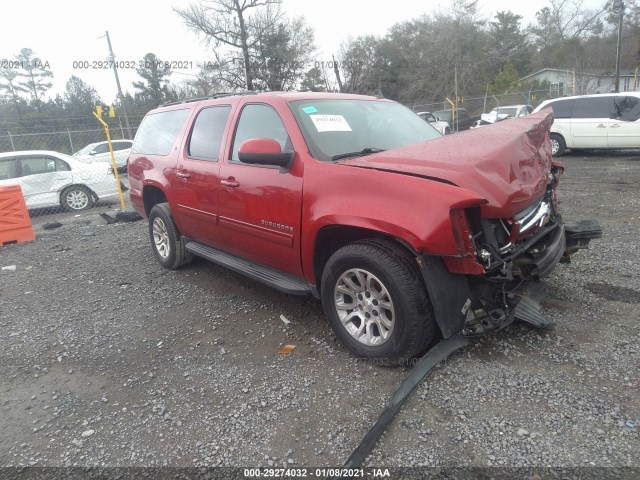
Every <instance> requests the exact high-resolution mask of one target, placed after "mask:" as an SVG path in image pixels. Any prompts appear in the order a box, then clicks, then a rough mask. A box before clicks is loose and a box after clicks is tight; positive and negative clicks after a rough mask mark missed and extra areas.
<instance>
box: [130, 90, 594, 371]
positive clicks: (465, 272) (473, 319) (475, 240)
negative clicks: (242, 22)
mask: <svg viewBox="0 0 640 480" xmlns="http://www.w3.org/2000/svg"><path fill="white" fill-rule="evenodd" d="M552 121H553V117H552V115H551V114H549V113H543V114H538V115H531V116H528V117H523V118H519V119H514V120H513V121H510V122H504V123H501V124H497V125H495V127H494V128H491V129H478V130H476V131H469V132H464V133H462V134H459V135H450V136H446V137H444V136H442V135H440V133H438V132H437V131H436V130H435V129H434V128H433V127H432V126H431V125H429V124H428V123H427V122H424V121H423V120H422V119H421V118H420V117H418V116H417V115H415V114H414V113H413V112H412V111H411V110H409V109H407V108H405V107H404V106H402V105H400V104H398V103H395V102H393V101H390V100H386V99H380V98H376V97H366V96H358V95H346V94H323V93H260V94H239V95H217V96H214V97H211V98H207V99H196V100H189V101H184V102H176V103H171V104H166V105H163V106H161V107H160V108H158V109H155V110H153V111H151V112H149V113H148V114H147V115H146V117H145V118H144V120H143V122H142V124H141V126H140V128H139V130H138V133H137V135H136V138H135V141H134V145H133V148H132V153H131V156H130V159H129V181H130V186H131V190H130V191H131V201H132V203H133V205H134V206H135V208H136V209H137V210H138V211H139V212H140V213H141V214H143V215H145V216H146V217H148V219H149V233H150V238H151V245H152V247H153V251H154V253H155V255H156V257H157V258H158V261H159V262H160V263H161V264H162V265H163V266H164V267H166V268H171V269H175V268H179V267H181V266H183V265H185V264H187V263H188V262H189V261H190V259H191V257H192V255H197V256H200V257H204V258H206V259H209V260H211V261H213V262H216V263H218V264H221V265H224V266H226V267H228V268H230V269H233V270H235V271H238V272H242V273H243V274H245V275H247V276H249V277H251V278H254V279H255V280H258V281H260V282H263V283H266V284H268V285H271V286H273V287H275V288H277V289H279V290H281V291H284V292H288V293H291V294H299V295H302V294H308V293H311V294H313V295H315V296H316V297H318V298H320V299H321V300H322V305H323V307H324V311H325V313H326V316H327V318H328V320H329V322H330V323H331V325H332V327H333V329H334V330H335V332H336V334H337V336H338V337H339V338H340V340H341V341H342V342H343V343H344V344H345V345H346V346H347V347H348V348H349V349H350V350H351V351H352V352H353V353H355V354H356V355H359V356H364V357H369V358H384V359H388V360H391V361H401V360H403V359H405V358H409V357H412V356H415V355H417V354H419V353H420V352H422V351H424V350H425V349H426V348H427V347H428V346H429V345H430V344H431V343H432V342H433V340H434V339H436V338H437V337H439V336H442V337H444V338H447V337H449V336H451V335H454V334H458V333H460V332H462V333H480V332H484V331H487V330H491V329H493V328H499V327H501V326H504V325H505V324H506V323H508V322H509V321H511V320H513V318H514V316H518V312H517V310H518V305H520V304H521V303H522V302H521V299H522V298H523V296H525V295H526V289H523V282H524V281H537V280H538V279H540V278H541V277H544V276H545V275H547V274H548V273H549V272H551V270H553V268H554V267H555V266H556V264H557V263H558V262H559V261H560V259H561V258H562V257H563V255H564V256H565V257H567V256H568V254H570V253H572V252H573V251H575V250H577V249H578V248H581V247H585V246H586V244H587V243H588V241H589V239H590V238H592V237H595V236H598V235H599V234H600V233H601V232H600V230H599V227H598V226H597V224H596V223H594V222H591V223H589V222H587V223H584V222H583V223H581V224H577V225H573V226H571V227H569V226H566V225H564V224H563V222H562V221H561V218H560V216H559V214H558V211H557V202H556V193H555V189H556V186H557V184H558V179H559V176H560V174H561V172H562V169H563V167H562V164H561V163H559V162H552V159H551V152H550V142H549V127H550V126H551V123H552ZM526 316H527V315H525V314H522V318H524V317H526Z"/></svg>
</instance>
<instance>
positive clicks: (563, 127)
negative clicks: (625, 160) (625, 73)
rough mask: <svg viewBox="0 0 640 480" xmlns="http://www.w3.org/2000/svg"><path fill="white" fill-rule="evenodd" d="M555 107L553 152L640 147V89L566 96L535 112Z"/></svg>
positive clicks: (552, 136)
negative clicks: (571, 149) (574, 149)
mask: <svg viewBox="0 0 640 480" xmlns="http://www.w3.org/2000/svg"><path fill="white" fill-rule="evenodd" d="M549 107H550V108H552V109H553V116H554V118H555V120H554V122H553V125H552V127H551V152H552V154H553V155H554V156H557V157H559V156H560V155H562V154H563V153H564V151H565V149H566V148H609V149H621V148H640V92H621V93H604V94H597V95H580V96H575V97H562V98H556V99H553V100H547V101H545V102H542V103H541V104H540V105H538V107H536V109H535V110H534V112H538V111H540V110H543V109H545V108H549Z"/></svg>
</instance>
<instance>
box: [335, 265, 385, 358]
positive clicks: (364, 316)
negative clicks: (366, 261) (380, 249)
mask: <svg viewBox="0 0 640 480" xmlns="http://www.w3.org/2000/svg"><path fill="white" fill-rule="evenodd" d="M334 303H335V307H336V310H337V312H338V318H339V319H340V321H341V322H342V325H343V327H344V328H345V330H346V331H347V332H349V334H350V335H351V336H352V337H353V338H354V339H356V340H357V341H358V342H360V343H362V344H364V345H367V346H371V347H377V346H380V345H382V344H383V343H385V342H386V341H387V340H389V338H390V337H391V334H392V333H393V329H394V327H395V310H394V307H393V301H392V299H391V296H390V295H389V292H388V290H387V288H386V287H385V286H384V284H383V283H382V282H381V281H380V280H379V279H378V277H376V276H375V275H373V274H372V273H370V272H367V271H366V270H363V269H361V268H352V269H350V270H347V271H346V272H344V273H343V274H342V275H341V276H340V278H339V279H338V281H337V282H336V287H335V289H334Z"/></svg>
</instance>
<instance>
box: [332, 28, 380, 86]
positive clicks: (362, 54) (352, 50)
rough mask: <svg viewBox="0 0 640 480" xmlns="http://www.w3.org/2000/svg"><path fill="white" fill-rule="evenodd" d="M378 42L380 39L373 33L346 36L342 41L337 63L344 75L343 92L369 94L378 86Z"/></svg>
mask: <svg viewBox="0 0 640 480" xmlns="http://www.w3.org/2000/svg"><path fill="white" fill-rule="evenodd" d="M379 44H380V39H379V38H378V37H375V36H373V35H366V36H362V37H358V38H355V39H354V38H348V39H347V41H346V42H343V43H342V45H341V46H340V51H339V53H338V64H339V67H340V70H341V71H342V74H343V76H344V84H343V89H344V91H345V92H349V93H367V94H370V93H373V92H375V91H376V90H377V89H378V88H380V80H381V79H380V75H379V73H380V71H379V69H378V55H377V49H378V45H379Z"/></svg>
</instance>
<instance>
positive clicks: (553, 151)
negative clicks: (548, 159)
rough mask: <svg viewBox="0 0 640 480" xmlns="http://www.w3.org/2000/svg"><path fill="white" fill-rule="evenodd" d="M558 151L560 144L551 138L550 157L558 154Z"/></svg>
mask: <svg viewBox="0 0 640 480" xmlns="http://www.w3.org/2000/svg"><path fill="white" fill-rule="evenodd" d="M559 149H560V143H559V142H558V140H556V139H555V138H552V139H551V155H555V154H556V153H558V150H559Z"/></svg>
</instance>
